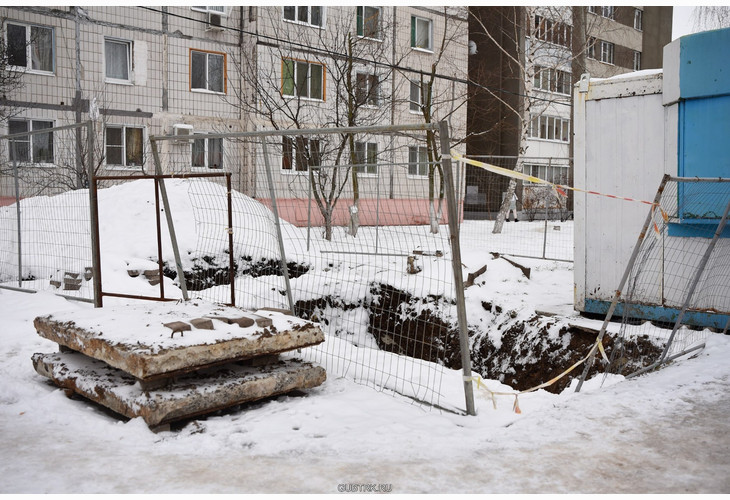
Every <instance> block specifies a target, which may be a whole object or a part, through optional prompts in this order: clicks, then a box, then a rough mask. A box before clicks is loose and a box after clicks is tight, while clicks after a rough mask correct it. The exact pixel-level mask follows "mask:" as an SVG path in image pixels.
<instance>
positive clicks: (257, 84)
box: [0, 6, 468, 196]
mask: <svg viewBox="0 0 730 500" xmlns="http://www.w3.org/2000/svg"><path fill="white" fill-rule="evenodd" d="M0 18H2V27H3V36H4V40H5V41H6V44H7V47H8V54H9V56H10V62H9V65H10V69H11V70H16V71H18V72H19V73H20V74H21V76H20V78H21V85H20V86H19V88H17V89H16V90H14V91H13V92H12V93H11V94H9V95H6V96H5V98H4V99H3V100H2V101H0V105H2V106H5V108H7V109H10V108H12V109H13V111H14V113H13V114H14V116H13V117H12V118H11V119H10V120H8V122H7V123H3V124H2V127H3V129H4V130H3V131H2V133H20V132H25V131H32V130H38V129H40V128H49V127H54V126H55V127H57V126H62V125H68V124H73V123H78V122H84V121H86V120H89V119H90V118H91V119H94V120H96V130H97V134H98V137H97V144H98V145H99V146H98V149H99V154H98V155H97V156H98V157H99V158H101V162H102V165H101V170H100V171H104V172H110V171H112V172H116V173H120V172H122V173H123V172H134V173H139V172H140V170H144V171H146V172H150V171H152V168H153V163H152V158H151V155H150V151H149V141H148V138H149V136H151V135H156V136H163V135H175V134H178V135H179V136H180V140H178V141H162V142H161V143H160V153H161V156H162V157H163V158H164V159H167V161H163V163H164V164H165V166H166V168H168V169H174V170H176V171H179V170H183V169H187V170H191V171H200V172H203V171H228V172H232V173H233V178H234V187H235V188H236V189H238V190H240V191H242V192H244V193H247V194H251V195H254V196H264V194H263V187H262V185H261V179H259V178H257V174H256V172H257V169H258V168H259V167H260V165H261V163H262V160H261V155H260V151H259V150H252V149H251V148H252V147H254V146H252V145H251V144H250V143H248V144H247V143H243V142H241V141H232V140H229V139H227V138H216V137H211V138H200V137H199V138H198V139H196V140H195V141H187V140H184V139H185V136H186V135H189V134H191V133H192V134H207V133H210V134H216V133H218V134H219V133H223V132H225V133H229V132H239V131H253V130H266V129H275V128H278V129H289V128H316V127H335V126H348V125H375V124H377V125H388V124H390V125H398V124H409V123H421V122H423V121H424V113H423V110H424V109H426V108H427V109H428V112H429V114H430V119H431V120H432V121H438V120H441V119H448V120H449V123H450V125H451V129H452V136H454V137H456V138H462V139H463V138H464V137H465V135H466V109H465V106H464V105H463V102H464V96H465V95H466V83H465V79H466V76H467V65H468V59H467V48H466V47H467V42H468V40H467V30H466V25H467V24H466V23H467V16H466V11H465V10H464V9H461V8H437V7H402V6H399V7H376V6H371V7H368V6H361V7H356V6H352V7H349V6H348V7H334V6H332V7H330V6H296V7H294V6H252V7H231V6H227V7H186V6H174V7H173V6H170V7H133V6H124V7H101V6H84V7H58V8H54V7H0ZM434 65H435V68H436V76H435V78H432V77H431V72H432V68H434ZM348 95H352V97H353V100H354V102H355V104H356V107H357V111H358V113H357V116H356V117H354V118H353V117H350V119H344V118H343V116H345V117H346V116H347V115H348V113H347V110H348ZM426 104H427V106H424V105H426ZM59 134H60V133H59ZM28 142H29V144H26V145H25V146H24V147H22V148H20V150H19V153H18V154H17V156H16V158H17V160H18V161H19V162H20V163H22V164H26V165H29V164H31V165H32V164H35V165H46V166H53V165H56V166H58V164H59V156H60V154H61V142H62V138H61V137H60V136H57V137H55V138H54V137H53V136H52V135H51V134H40V135H33V136H31V137H30V139H29V141H28ZM396 143H397V144H396ZM313 144H314V143H313ZM274 146H275V147H273V148H272V155H273V161H272V164H273V165H274V167H275V168H274V175H275V181H276V182H283V180H286V179H288V180H291V179H292V178H294V177H297V176H299V177H301V178H302V179H305V180H306V175H305V174H306V172H307V170H308V167H309V166H311V165H315V164H316V163H313V162H314V161H317V159H318V160H319V161H323V160H322V157H323V156H325V155H326V154H327V150H326V146H325V145H324V144H321V145H320V144H317V147H315V148H312V149H313V151H315V150H316V153H314V152H313V151H310V150H309V149H310V148H309V147H308V146H309V144H308V143H306V144H305V143H304V139H300V140H297V139H294V140H292V139H289V138H285V137H281V138H279V139H277V140H276V141H275V144H274ZM256 147H260V145H259V146H256ZM356 149H357V154H356V155H354V156H355V158H356V159H357V161H358V162H360V163H363V166H362V167H361V168H360V169H359V172H361V173H362V176H363V178H364V179H365V180H364V182H368V178H369V177H370V178H372V179H380V181H382V178H383V176H384V175H386V173H385V172H379V163H380V162H382V163H384V164H393V163H402V164H404V165H405V167H404V169H400V170H399V169H395V170H394V169H392V168H391V169H390V170H389V171H388V172H387V175H388V176H389V178H388V185H389V186H390V187H391V189H392V192H391V195H392V196H397V195H398V194H397V193H396V191H397V190H398V186H399V185H401V184H402V183H401V182H400V181H399V177H398V175H399V172H402V173H403V179H406V178H407V179H410V180H412V181H413V180H415V182H416V183H418V181H419V179H420V180H423V181H424V182H425V179H426V178H427V171H428V169H427V168H426V166H425V161H426V155H425V142H424V141H423V140H422V139H421V138H417V137H411V138H393V137H388V136H382V137H378V138H364V139H363V140H362V141H358V143H357V144H356ZM305 153H306V154H305ZM5 155H6V156H5V158H6V159H7V158H9V156H8V153H5ZM288 184H289V185H295V184H297V183H292V182H289V183H288ZM300 184H301V183H300ZM304 184H306V182H304V183H303V184H302V186H304ZM411 184H412V183H411ZM4 185H6V187H7V183H4ZM302 189H305V188H304V187H302Z"/></svg>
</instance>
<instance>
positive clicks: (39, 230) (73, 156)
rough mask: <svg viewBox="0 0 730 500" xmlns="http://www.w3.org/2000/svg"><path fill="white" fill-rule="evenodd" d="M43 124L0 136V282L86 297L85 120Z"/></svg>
mask: <svg viewBox="0 0 730 500" xmlns="http://www.w3.org/2000/svg"><path fill="white" fill-rule="evenodd" d="M50 125H52V122H45V121H38V120H27V121H24V120H13V121H12V123H11V126H10V130H11V132H17V133H13V134H11V135H8V136H3V137H1V138H0V284H1V285H2V286H9V287H16V288H20V289H23V290H54V291H57V292H58V293H60V294H63V295H65V296H68V297H71V298H76V299H83V300H91V298H92V297H93V288H92V286H91V283H90V280H91V275H92V272H91V269H92V258H91V245H90V237H91V236H90V235H91V232H90V226H89V194H88V191H87V190H86V189H84V188H86V187H87V186H88V167H89V162H90V159H89V158H90V157H89V155H88V151H89V141H88V139H89V135H88V130H89V124H87V123H84V124H79V125H72V126H64V127H51V126H50Z"/></svg>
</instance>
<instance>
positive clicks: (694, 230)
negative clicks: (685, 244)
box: [667, 221, 730, 238]
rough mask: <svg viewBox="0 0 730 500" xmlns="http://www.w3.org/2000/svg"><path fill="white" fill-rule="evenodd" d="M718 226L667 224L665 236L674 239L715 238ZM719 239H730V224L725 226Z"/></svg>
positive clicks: (689, 223) (685, 222) (688, 223)
mask: <svg viewBox="0 0 730 500" xmlns="http://www.w3.org/2000/svg"><path fill="white" fill-rule="evenodd" d="M717 226H718V224H706V223H692V222H691V221H684V222H682V223H681V224H676V223H671V222H670V223H669V224H668V225H667V229H668V232H667V235H668V236H672V237H675V238H712V237H713V236H715V231H717ZM720 238H730V224H726V225H725V229H723V231H722V233H720Z"/></svg>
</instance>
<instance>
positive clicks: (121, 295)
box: [104, 292, 177, 302]
mask: <svg viewBox="0 0 730 500" xmlns="http://www.w3.org/2000/svg"><path fill="white" fill-rule="evenodd" d="M104 295H105V296H106V297H118V298H121V299H139V300H152V301H155V302H175V301H176V300H177V299H168V298H165V299H162V298H160V297H149V296H146V295H129V294H126V293H114V292H104Z"/></svg>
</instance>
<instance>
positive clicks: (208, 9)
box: [190, 5, 226, 16]
mask: <svg viewBox="0 0 730 500" xmlns="http://www.w3.org/2000/svg"><path fill="white" fill-rule="evenodd" d="M190 8H191V9H193V10H197V11H200V12H213V13H215V14H221V15H224V16H225V15H226V8H225V7H224V6H222V5H221V6H217V7H211V6H208V7H190Z"/></svg>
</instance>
